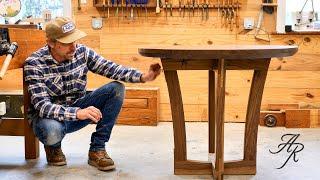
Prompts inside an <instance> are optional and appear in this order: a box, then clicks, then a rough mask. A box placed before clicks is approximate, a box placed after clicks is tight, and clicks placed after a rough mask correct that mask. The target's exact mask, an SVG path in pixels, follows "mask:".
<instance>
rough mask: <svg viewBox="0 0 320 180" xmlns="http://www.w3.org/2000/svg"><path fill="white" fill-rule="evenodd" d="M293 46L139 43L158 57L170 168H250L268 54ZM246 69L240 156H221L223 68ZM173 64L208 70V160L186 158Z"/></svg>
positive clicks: (217, 171) (218, 172)
mask: <svg viewBox="0 0 320 180" xmlns="http://www.w3.org/2000/svg"><path fill="white" fill-rule="evenodd" d="M297 51H298V48H297V47H296V46H276V45H261V46H260V45H254V46H253V45H247V46H246V45H241V46H240V45H239V46H237V45H227V46H202V47H183V46H172V47H163V48H162V47H156V48H153V47H147V48H140V49H139V53H140V54H141V55H143V56H147V57H159V58H161V63H162V66H163V70H164V74H165V78H166V81H167V86H168V91H169V97H170V104H171V112H172V121H173V129H174V173H175V174H212V175H213V176H214V177H216V178H217V179H222V178H223V174H255V173H256V154H257V133H258V124H259V112H260V106H261V99H262V93H263V88H264V83H265V80H266V76H267V72H268V67H269V63H270V60H271V58H272V57H286V56H292V55H293V54H295V53H296V52H297ZM250 69H253V70H254V74H253V78H252V84H251V89H250V95H249V102H248V107H247V115H246V125H245V136H244V137H245V140H244V159H242V160H238V161H232V162H224V158H223V156H224V103H225V82H226V70H250ZM177 70H208V71H209V91H208V92H209V101H208V105H209V108H208V111H209V120H208V122H209V154H211V153H215V154H211V156H212V157H213V158H212V161H211V162H202V161H194V160H188V159H187V150H186V132H185V131H186V130H185V118H184V111H183V104H182V98H181V90H180V85H179V79H178V75H177ZM215 70H216V72H215ZM216 74H217V84H216V82H215V79H216ZM215 93H217V95H216V96H215ZM215 138H216V140H215Z"/></svg>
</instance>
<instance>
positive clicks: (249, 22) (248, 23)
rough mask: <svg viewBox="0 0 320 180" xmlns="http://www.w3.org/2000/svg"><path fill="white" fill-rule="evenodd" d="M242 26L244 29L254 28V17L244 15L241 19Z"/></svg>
mask: <svg viewBox="0 0 320 180" xmlns="http://www.w3.org/2000/svg"><path fill="white" fill-rule="evenodd" d="M243 27H244V29H253V28H254V18H252V17H245V18H244V19H243Z"/></svg>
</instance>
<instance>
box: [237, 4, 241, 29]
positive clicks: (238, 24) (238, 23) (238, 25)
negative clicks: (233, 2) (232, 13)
mask: <svg viewBox="0 0 320 180" xmlns="http://www.w3.org/2000/svg"><path fill="white" fill-rule="evenodd" d="M239 21H240V19H239V0H237V10H236V27H237V28H239V27H240V22H239Z"/></svg>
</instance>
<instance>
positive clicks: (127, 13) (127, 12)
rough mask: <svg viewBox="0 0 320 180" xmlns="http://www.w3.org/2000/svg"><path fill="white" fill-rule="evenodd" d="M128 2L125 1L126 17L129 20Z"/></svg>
mask: <svg viewBox="0 0 320 180" xmlns="http://www.w3.org/2000/svg"><path fill="white" fill-rule="evenodd" d="M128 1H129V0H126V16H127V18H128V19H129V10H128V4H129V2H128Z"/></svg>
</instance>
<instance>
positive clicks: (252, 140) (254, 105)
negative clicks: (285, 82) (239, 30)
mask: <svg viewBox="0 0 320 180" xmlns="http://www.w3.org/2000/svg"><path fill="white" fill-rule="evenodd" d="M270 60H271V59H263V60H261V66H260V67H263V68H262V69H258V70H256V69H255V70H254V74H253V78H252V83H251V88H250V94H249V101H248V107H247V115H246V125H245V135H244V137H245V138H244V161H246V162H251V164H254V167H252V168H253V171H254V172H256V156H257V134H258V125H259V112H260V107H261V100H262V94H263V89H264V84H265V81H266V77H267V73H268V67H269V63H270Z"/></svg>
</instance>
